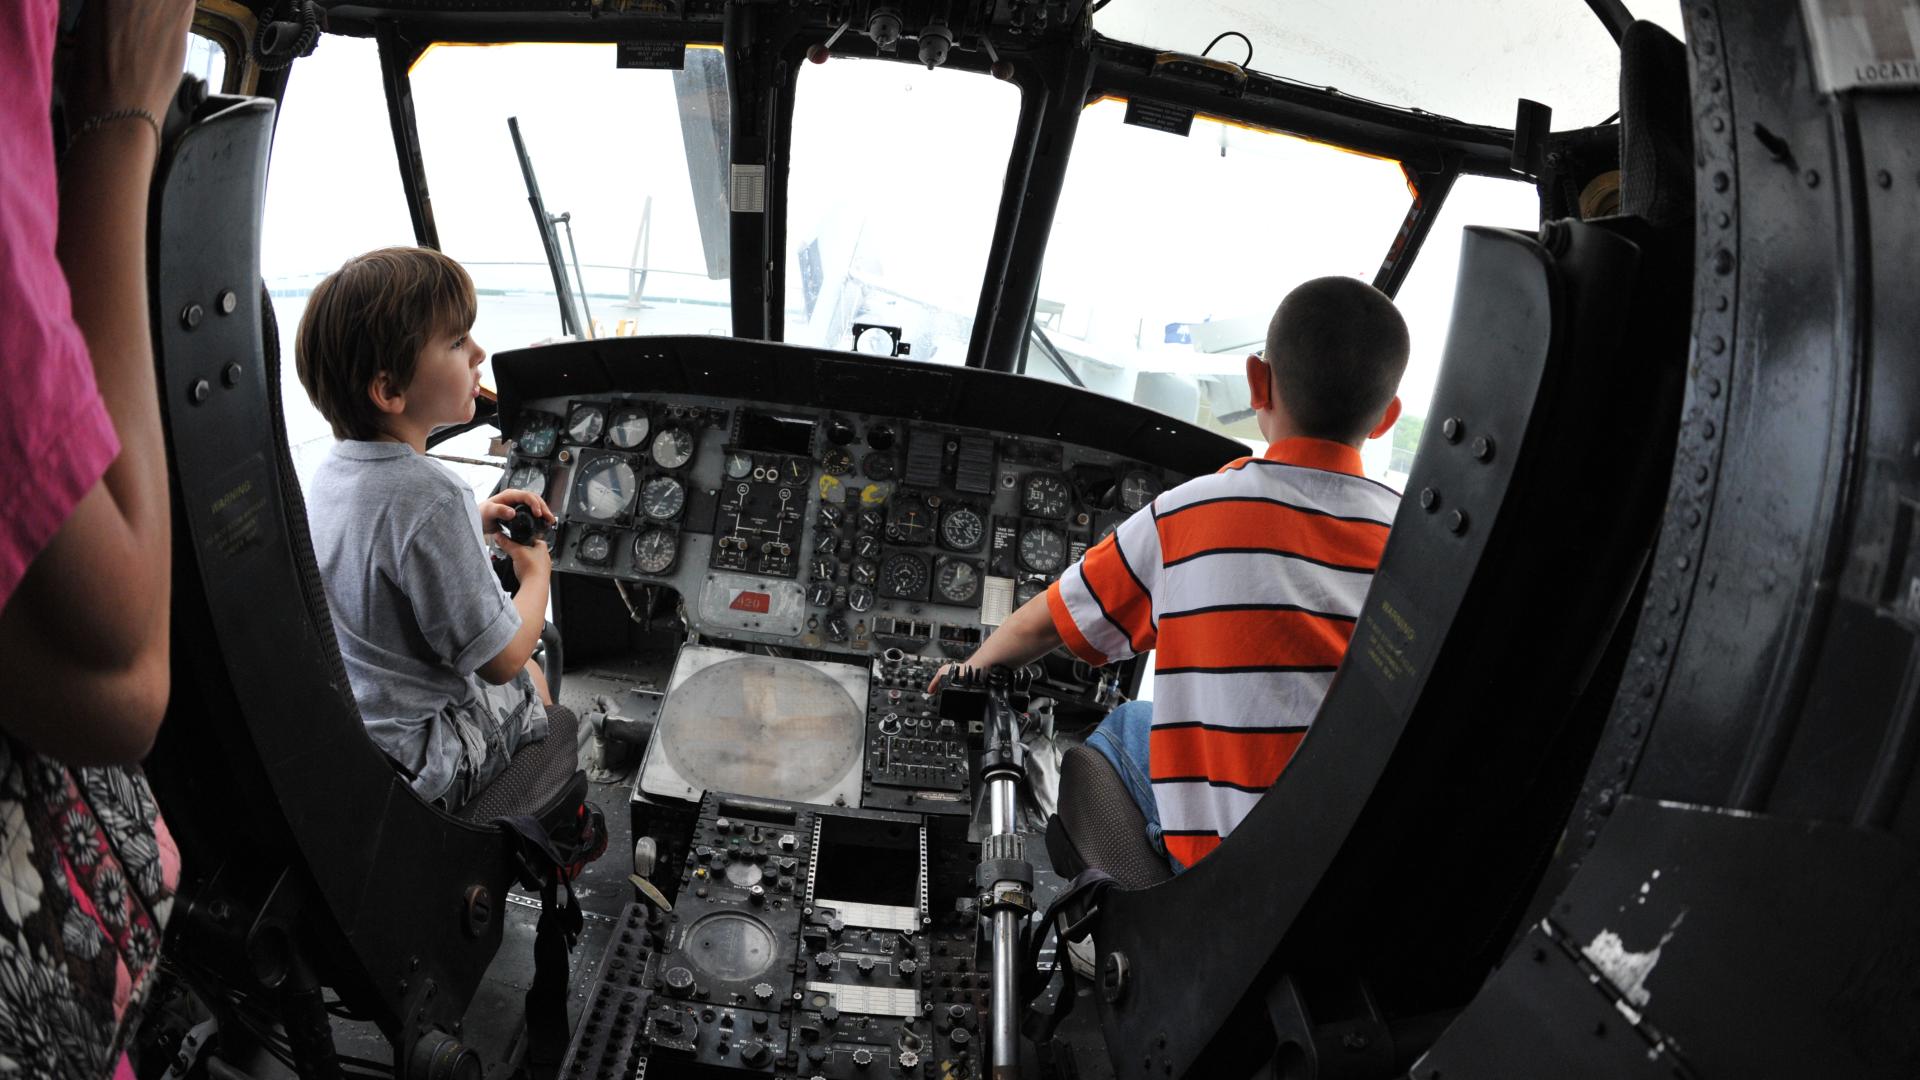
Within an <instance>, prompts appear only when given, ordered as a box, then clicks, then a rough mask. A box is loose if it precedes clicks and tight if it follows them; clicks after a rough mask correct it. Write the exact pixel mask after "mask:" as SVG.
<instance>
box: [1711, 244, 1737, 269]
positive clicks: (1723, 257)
mask: <svg viewBox="0 0 1920 1080" xmlns="http://www.w3.org/2000/svg"><path fill="white" fill-rule="evenodd" d="M1713 272H1714V273H1716V274H1731V273H1733V252H1731V251H1728V250H1727V249H1726V248H1721V249H1720V250H1718V251H1716V252H1714V253H1713Z"/></svg>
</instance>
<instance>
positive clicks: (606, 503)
mask: <svg viewBox="0 0 1920 1080" xmlns="http://www.w3.org/2000/svg"><path fill="white" fill-rule="evenodd" d="M639 490H640V478H639V477H637V476H635V475H634V473H633V466H631V465H629V464H627V463H626V462H624V461H622V460H620V459H619V458H617V457H602V458H595V459H594V460H593V461H591V462H589V463H588V464H587V467H586V468H585V469H584V470H583V471H582V472H581V473H580V507H581V509H582V510H584V511H585V512H586V515H587V516H588V517H590V518H592V519H593V520H595V521H612V520H613V519H614V518H617V517H619V516H620V515H621V514H624V513H626V512H627V508H628V507H630V506H632V505H633V497H634V495H635V494H636V493H637V492H638V491H639Z"/></svg>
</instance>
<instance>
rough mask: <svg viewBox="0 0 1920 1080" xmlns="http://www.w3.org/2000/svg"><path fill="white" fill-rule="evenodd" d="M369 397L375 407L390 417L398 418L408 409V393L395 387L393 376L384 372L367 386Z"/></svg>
mask: <svg viewBox="0 0 1920 1080" xmlns="http://www.w3.org/2000/svg"><path fill="white" fill-rule="evenodd" d="M367 397H368V398H369V399H370V400H372V402H373V407H374V408H376V409H379V410H380V411H381V412H383V413H386V414H387V415H388V416H397V415H399V413H400V412H401V411H402V410H404V409H405V408H406V407H407V392H406V391H405V390H401V389H399V388H397V387H396V386H394V383H393V375H392V374H391V373H389V372H385V371H382V372H381V373H379V374H378V375H375V376H374V377H373V381H372V382H370V383H368V384H367Z"/></svg>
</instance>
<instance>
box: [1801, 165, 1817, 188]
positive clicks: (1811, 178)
mask: <svg viewBox="0 0 1920 1080" xmlns="http://www.w3.org/2000/svg"><path fill="white" fill-rule="evenodd" d="M1802 179H1804V180H1805V181H1806V182H1807V186H1808V187H1810V188H1814V187H1819V186H1820V171H1819V170H1818V169H1808V170H1807V173H1806V175H1805V176H1804V177H1802Z"/></svg>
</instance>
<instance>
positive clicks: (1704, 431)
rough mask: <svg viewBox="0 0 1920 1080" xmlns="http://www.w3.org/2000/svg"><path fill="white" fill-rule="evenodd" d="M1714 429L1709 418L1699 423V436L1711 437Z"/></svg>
mask: <svg viewBox="0 0 1920 1080" xmlns="http://www.w3.org/2000/svg"><path fill="white" fill-rule="evenodd" d="M1715 430H1716V429H1715V428H1714V426H1713V421H1711V420H1709V421H1707V422H1706V423H1704V424H1701V425H1700V437H1701V438H1703V439H1711V438H1713V435H1714V432H1715Z"/></svg>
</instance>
